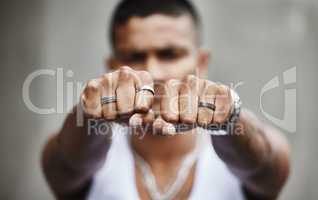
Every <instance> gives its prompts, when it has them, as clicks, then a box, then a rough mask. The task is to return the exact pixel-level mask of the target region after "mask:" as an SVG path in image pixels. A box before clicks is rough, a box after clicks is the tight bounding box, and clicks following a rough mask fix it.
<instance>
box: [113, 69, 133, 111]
mask: <svg viewBox="0 0 318 200" xmlns="http://www.w3.org/2000/svg"><path fill="white" fill-rule="evenodd" d="M118 73H119V75H118V76H119V77H118V84H117V88H116V97H117V113H118V115H120V116H121V117H125V116H129V115H131V114H132V113H133V111H134V104H135V93H136V88H135V82H136V81H135V77H134V73H133V71H132V70H131V69H130V68H129V67H121V68H120V70H119V72H118Z"/></svg>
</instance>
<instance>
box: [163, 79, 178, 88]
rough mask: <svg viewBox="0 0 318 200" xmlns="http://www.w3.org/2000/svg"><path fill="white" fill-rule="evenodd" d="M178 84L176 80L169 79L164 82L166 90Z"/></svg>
mask: <svg viewBox="0 0 318 200" xmlns="http://www.w3.org/2000/svg"><path fill="white" fill-rule="evenodd" d="M179 83H180V82H179V81H178V80H177V79H170V80H168V81H167V82H166V87H168V88H173V87H175V86H176V85H177V84H179Z"/></svg>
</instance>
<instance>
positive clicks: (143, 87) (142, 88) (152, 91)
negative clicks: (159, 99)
mask: <svg viewBox="0 0 318 200" xmlns="http://www.w3.org/2000/svg"><path fill="white" fill-rule="evenodd" d="M140 91H148V92H150V93H151V94H152V95H155V90H154V89H153V87H151V86H150V85H144V86H142V87H141V88H138V89H137V92H140Z"/></svg>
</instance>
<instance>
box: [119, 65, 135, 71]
mask: <svg viewBox="0 0 318 200" xmlns="http://www.w3.org/2000/svg"><path fill="white" fill-rule="evenodd" d="M131 70H132V69H131V68H130V67H129V66H122V67H120V68H119V71H131Z"/></svg>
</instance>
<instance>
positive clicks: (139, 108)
mask: <svg viewBox="0 0 318 200" xmlns="http://www.w3.org/2000/svg"><path fill="white" fill-rule="evenodd" d="M137 75H138V77H137V80H136V88H137V89H140V88H142V87H143V86H150V87H151V88H153V80H152V78H151V75H150V74H149V72H146V71H138V72H137ZM153 101H154V94H153V93H151V92H150V91H147V90H139V91H138V90H137V93H136V98H135V111H136V112H141V113H147V112H148V110H149V109H150V108H151V106H152V104H153Z"/></svg>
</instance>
